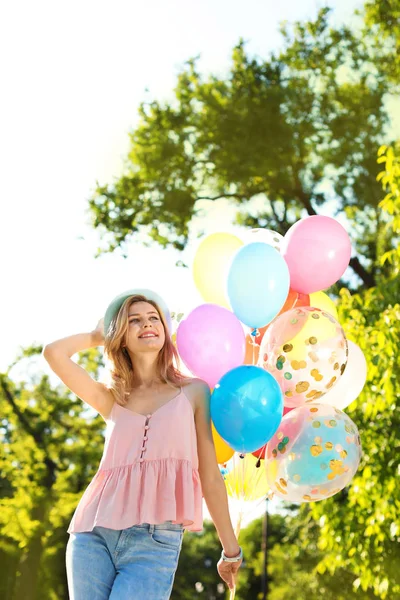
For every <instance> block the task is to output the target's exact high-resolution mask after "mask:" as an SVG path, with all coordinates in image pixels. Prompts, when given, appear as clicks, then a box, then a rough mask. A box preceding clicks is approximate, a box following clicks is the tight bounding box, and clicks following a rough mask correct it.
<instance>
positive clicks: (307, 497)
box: [303, 494, 311, 500]
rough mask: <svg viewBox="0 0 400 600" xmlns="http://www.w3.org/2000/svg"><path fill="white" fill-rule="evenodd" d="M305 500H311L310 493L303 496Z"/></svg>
mask: <svg viewBox="0 0 400 600" xmlns="http://www.w3.org/2000/svg"><path fill="white" fill-rule="evenodd" d="M303 500H311V496H309V495H308V494H305V495H304V496H303Z"/></svg>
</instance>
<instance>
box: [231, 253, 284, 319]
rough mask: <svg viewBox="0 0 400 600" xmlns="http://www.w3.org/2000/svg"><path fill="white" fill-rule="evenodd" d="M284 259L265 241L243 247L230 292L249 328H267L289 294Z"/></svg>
mask: <svg viewBox="0 0 400 600" xmlns="http://www.w3.org/2000/svg"><path fill="white" fill-rule="evenodd" d="M289 285H290V275H289V268H288V266H287V264H286V262H285V259H284V258H283V257H282V256H281V255H280V254H279V252H278V251H277V250H275V248H273V247H272V246H270V245H269V244H264V243H263V242H254V243H252V244H247V245H246V246H242V247H241V248H240V249H239V250H238V251H237V253H236V254H235V256H234V258H233V260H232V263H231V265H230V268H229V272H228V278H227V294H228V298H229V302H230V304H231V308H232V310H233V312H234V313H235V315H236V316H237V318H238V319H239V320H240V321H242V323H244V324H245V325H248V326H249V327H264V325H268V323H270V322H271V321H272V319H274V318H275V317H276V315H277V314H278V313H279V311H280V310H281V308H282V307H283V305H284V304H285V301H286V298H287V295H288V293H289Z"/></svg>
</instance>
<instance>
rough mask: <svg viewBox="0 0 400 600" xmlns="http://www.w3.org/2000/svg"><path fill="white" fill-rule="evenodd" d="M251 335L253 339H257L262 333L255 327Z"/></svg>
mask: <svg viewBox="0 0 400 600" xmlns="http://www.w3.org/2000/svg"><path fill="white" fill-rule="evenodd" d="M251 335H252V336H253V337H257V336H258V335H260V332H259V331H258V329H257V328H256V327H254V329H253V331H252V332H251Z"/></svg>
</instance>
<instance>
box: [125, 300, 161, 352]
mask: <svg viewBox="0 0 400 600" xmlns="http://www.w3.org/2000/svg"><path fill="white" fill-rule="evenodd" d="M164 342H165V331H164V326H163V323H162V321H161V318H160V315H159V313H158V312H157V310H156V308H155V307H154V306H153V305H152V304H150V303H149V302H135V303H134V304H131V306H130V307H129V311H128V331H127V337H126V345H127V347H128V348H129V350H131V352H146V351H150V350H151V351H153V352H154V351H155V350H161V348H162V347H163V346H164Z"/></svg>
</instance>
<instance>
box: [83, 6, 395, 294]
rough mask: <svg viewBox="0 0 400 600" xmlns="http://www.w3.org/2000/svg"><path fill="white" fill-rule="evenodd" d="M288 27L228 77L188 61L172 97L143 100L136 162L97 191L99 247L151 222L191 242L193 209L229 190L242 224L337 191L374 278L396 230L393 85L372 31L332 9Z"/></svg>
mask: <svg viewBox="0 0 400 600" xmlns="http://www.w3.org/2000/svg"><path fill="white" fill-rule="evenodd" d="M282 35H283V37H284V49H283V50H282V51H281V52H279V53H277V54H274V53H272V54H271V56H270V57H269V58H268V59H265V60H259V59H255V58H251V57H249V56H248V55H247V53H246V50H245V44H244V42H243V40H241V41H240V42H239V43H238V45H237V46H236V47H235V48H234V50H233V54H232V66H231V69H230V72H229V74H228V76H227V77H226V78H221V77H217V76H215V75H210V76H208V77H203V76H202V75H201V74H200V73H199V71H198V69H197V61H196V59H192V60H189V61H187V63H186V65H185V66H184V68H183V70H182V72H181V73H180V74H179V76H178V80H177V85H176V87H175V90H174V95H175V97H174V100H173V101H172V102H170V103H168V102H164V103H162V102H159V101H157V100H153V101H152V102H150V103H143V104H142V105H141V106H140V110H139V114H140V122H139V125H138V126H137V127H136V129H135V130H134V131H133V132H132V133H131V134H130V139H131V148H130V151H129V154H128V157H127V160H126V172H125V173H124V175H123V176H121V177H120V178H119V179H117V180H116V181H115V182H114V183H113V184H110V185H105V186H98V187H97V189H96V192H95V194H94V196H93V198H91V200H90V202H89V208H90V213H91V215H92V219H93V225H94V227H95V228H97V227H98V228H101V230H102V232H103V234H104V235H103V239H104V241H105V245H104V246H103V248H101V249H100V252H102V251H112V250H114V249H115V248H117V247H122V248H123V247H124V242H125V241H127V240H129V239H130V237H131V236H132V235H135V234H136V233H138V232H143V231H144V232H146V233H147V234H148V235H149V238H150V239H152V240H154V241H156V242H157V243H159V244H161V245H162V246H168V245H170V246H174V247H175V248H178V249H183V248H184V246H185V244H186V243H187V241H188V236H189V233H190V222H191V220H192V219H193V218H194V217H195V216H198V215H199V214H202V211H206V208H205V207H206V206H207V203H208V202H214V201H217V200H218V199H220V198H225V199H226V198H228V199H230V200H231V202H232V203H234V205H236V206H237V209H238V214H237V220H238V222H239V223H240V224H244V225H247V226H253V227H255V226H268V227H270V228H272V229H274V230H276V231H279V232H280V233H282V234H284V233H285V232H286V231H287V229H288V228H289V227H290V225H291V224H292V223H293V222H294V221H296V220H297V219H298V218H299V217H300V216H302V215H305V214H308V215H313V214H316V213H317V212H318V211H326V208H325V207H326V204H327V203H328V202H330V205H332V202H334V205H332V207H333V209H334V211H336V214H338V215H342V216H343V218H345V219H347V221H348V223H349V227H350V228H352V229H353V235H352V239H353V242H354V247H355V250H356V253H357V256H354V257H353V258H352V262H351V266H352V267H353V269H354V270H355V272H356V273H357V275H358V278H357V281H358V282H359V283H362V284H363V285H364V286H366V287H371V286H373V285H374V284H375V278H376V275H377V274H379V272H380V271H381V270H382V268H383V267H382V266H381V265H379V264H378V262H377V245H382V244H383V245H385V244H386V243H387V242H388V240H386V239H385V238H382V236H381V229H382V223H381V222H380V218H379V211H378V208H377V207H378V203H379V200H380V188H379V184H378V183H377V181H376V175H377V174H378V166H377V164H376V161H375V159H374V156H375V152H376V148H377V147H378V146H379V145H381V144H382V143H383V142H384V141H386V140H385V135H386V134H385V131H386V126H387V124H388V115H387V113H386V109H385V105H384V98H385V94H386V93H387V92H388V90H390V85H391V84H390V82H388V80H387V78H386V76H385V74H381V72H380V71H379V70H377V68H376V66H375V65H374V61H373V60H372V58H371V53H370V45H369V44H368V42H367V40H366V39H365V37H363V36H361V35H360V34H358V33H356V32H354V31H352V30H351V29H350V28H348V27H345V26H343V27H341V28H340V29H334V28H333V27H330V26H329V9H325V8H324V9H322V10H320V12H319V14H318V17H317V19H316V20H315V21H312V22H309V23H296V24H295V25H294V26H293V28H292V29H291V28H290V27H289V26H288V25H284V26H282ZM331 210H332V209H331ZM328 212H329V209H328ZM386 249H387V250H389V248H386Z"/></svg>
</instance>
